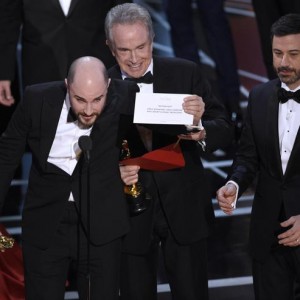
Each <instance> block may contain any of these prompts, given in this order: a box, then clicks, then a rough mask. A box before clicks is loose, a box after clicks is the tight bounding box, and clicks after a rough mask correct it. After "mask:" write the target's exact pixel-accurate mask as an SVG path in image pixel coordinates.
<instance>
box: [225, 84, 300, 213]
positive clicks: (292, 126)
mask: <svg viewBox="0 0 300 300" xmlns="http://www.w3.org/2000/svg"><path fill="white" fill-rule="evenodd" d="M281 87H282V88H284V89H285V90H287V91H291V92H296V91H297V90H299V89H300V86H299V87H297V88H296V89H294V90H290V89H289V88H288V86H287V85H286V84H285V83H283V82H282V83H281ZM299 126H300V104H299V103H297V102H296V101H294V100H293V99H290V100H288V101H287V102H286V103H279V109H278V136H279V149H280V157H281V167H282V172H283V174H284V173H285V171H286V167H287V164H288V161H289V159H290V155H291V152H292V150H293V147H294V143H295V139H296V136H297V133H298V130H299ZM228 183H233V184H234V185H235V186H236V187H237V193H238V188H239V187H238V185H237V183H235V182H233V181H229V182H228ZM228 183H227V184H228ZM236 201H237V199H236V200H235V201H234V202H233V203H232V207H233V208H235V207H236Z"/></svg>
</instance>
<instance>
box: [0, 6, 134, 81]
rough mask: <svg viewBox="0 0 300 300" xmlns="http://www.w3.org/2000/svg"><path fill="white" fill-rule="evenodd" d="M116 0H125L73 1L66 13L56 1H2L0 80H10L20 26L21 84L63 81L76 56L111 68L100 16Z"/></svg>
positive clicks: (103, 16)
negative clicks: (89, 57) (91, 57)
mask: <svg viewBox="0 0 300 300" xmlns="http://www.w3.org/2000/svg"><path fill="white" fill-rule="evenodd" d="M119 2H125V1H120V0H105V1H103V0H72V1H71V6H70V9H69V13H68V15H67V16H65V15H64V13H63V11H62V9H61V6H60V3H59V0H1V4H0V41H1V42H0V66H1V68H0V80H9V79H10V80H14V78H15V70H16V66H15V63H16V47H17V42H18V39H19V33H20V28H21V26H22V36H21V44H22V71H23V80H24V87H25V86H27V85H30V84H35V83H40V82H48V81H54V80H63V79H64V78H65V77H66V75H67V70H68V68H69V66H70V64H71V63H72V61H73V60H74V59H76V58H78V57H81V56H86V55H91V56H95V57H98V58H100V59H101V60H103V62H104V64H105V65H106V66H107V67H108V66H112V65H113V64H114V63H115V61H114V59H113V57H112V55H111V54H110V51H109V49H108V47H107V46H106V44H105V40H106V39H105V33H104V19H105V16H106V14H107V12H108V11H109V10H110V8H112V7H113V6H114V5H115V4H117V3H119ZM127 2H130V1H127Z"/></svg>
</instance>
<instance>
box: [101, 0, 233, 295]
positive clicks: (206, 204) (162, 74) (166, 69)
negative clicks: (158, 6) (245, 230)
mask: <svg viewBox="0 0 300 300" xmlns="http://www.w3.org/2000/svg"><path fill="white" fill-rule="evenodd" d="M105 30H106V36H107V44H108V46H109V47H110V49H111V51H112V53H113V55H114V56H115V58H116V60H117V62H118V65H116V66H114V67H113V68H111V69H110V70H109V75H110V76H111V77H112V78H119V79H122V78H126V77H128V78H129V80H135V79H141V78H142V77H143V75H144V74H146V73H147V74H148V76H147V77H149V75H150V77H153V82H151V78H150V81H149V78H148V81H147V83H143V82H141V83H138V85H139V88H140V92H141V93H149V92H150V93H153V92H154V93H176V94H188V95H185V96H183V97H182V98H183V100H182V101H183V109H184V111H185V112H186V113H189V114H192V115H193V124H191V125H195V126H196V127H197V128H199V131H197V132H195V133H193V132H190V133H187V134H181V135H179V136H177V135H176V134H168V135H167V134H162V133H158V132H157V131H156V130H152V131H150V132H147V133H150V134H149V135H150V136H151V135H152V138H150V139H148V141H147V142H148V143H146V141H145V143H144V142H143V139H144V138H145V137H146V136H149V135H146V134H144V132H145V131H147V130H145V128H144V127H143V126H139V127H137V126H132V128H131V131H130V133H129V134H128V135H127V140H128V145H129V148H130V150H131V154H132V156H133V157H134V156H139V155H142V154H144V153H146V152H147V151H148V150H149V148H148V147H149V144H151V145H150V148H151V149H152V150H155V149H158V148H160V147H163V146H166V145H168V144H172V143H174V142H176V141H177V140H178V138H180V143H179V144H180V147H181V150H182V152H183V156H184V159H185V166H184V167H183V168H178V169H174V170H169V171H162V172H155V171H147V170H139V166H126V167H125V166H123V167H121V168H120V170H121V176H122V179H123V181H124V182H125V183H126V184H133V183H136V182H137V180H139V181H140V182H141V183H142V185H143V186H144V187H145V188H146V191H147V192H148V193H149V194H150V195H151V197H152V199H151V200H150V206H149V208H148V209H147V210H146V211H144V212H143V213H142V214H140V215H137V216H133V217H132V218H131V229H130V233H129V234H128V235H127V236H126V237H125V239H124V244H123V247H124V249H123V252H124V254H123V256H122V270H121V298H122V299H128V300H129V299H130V300H141V299H143V300H150V299H151V300H153V299H157V290H156V287H157V277H156V273H157V267H158V249H159V248H158V247H159V244H160V243H161V248H162V251H163V256H164V262H165V266H166V271H167V275H168V279H169V283H170V287H171V292H172V295H173V297H174V299H189V300H196V299H197V300H199V299H207V298H208V287H207V285H208V280H207V253H206V238H207V237H208V235H209V233H210V230H211V226H212V223H213V220H214V213H213V209H212V203H211V197H210V194H209V188H208V184H207V182H206V177H205V174H204V168H203V165H202V163H201V159H200V156H201V154H202V153H203V151H209V150H212V151H213V150H215V149H218V148H219V147H222V146H224V145H226V144H229V143H230V142H231V140H232V130H231V129H232V127H231V124H230V122H229V121H228V118H227V116H226V113H225V112H224V111H225V110H224V107H223V106H222V105H221V104H220V103H219V102H218V101H217V99H216V98H215V97H214V96H213V95H212V93H211V90H210V87H209V86H208V85H207V82H206V81H205V80H204V78H202V75H201V73H200V70H199V66H198V65H197V64H195V63H193V62H191V61H187V60H183V59H178V58H163V57H152V47H153V37H154V33H153V27H152V21H151V17H150V15H149V13H148V11H147V10H146V9H144V8H143V7H141V6H139V5H137V4H132V3H127V4H123V5H119V6H116V7H114V8H113V9H111V10H110V12H109V13H108V15H107V17H106V21H105ZM148 72H150V74H149V73H148ZM151 74H152V76H151ZM202 125H203V126H202ZM170 127H172V125H170ZM149 140H150V141H149ZM149 142H150V143H149Z"/></svg>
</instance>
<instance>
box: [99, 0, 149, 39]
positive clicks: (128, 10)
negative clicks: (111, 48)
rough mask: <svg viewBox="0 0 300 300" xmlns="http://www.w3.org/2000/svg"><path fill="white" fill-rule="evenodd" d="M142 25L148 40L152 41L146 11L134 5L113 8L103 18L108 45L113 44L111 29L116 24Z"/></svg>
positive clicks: (127, 4)
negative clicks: (145, 29)
mask: <svg viewBox="0 0 300 300" xmlns="http://www.w3.org/2000/svg"><path fill="white" fill-rule="evenodd" d="M138 22H140V23H142V24H144V25H145V26H146V28H147V29H148V33H149V39H151V40H153V38H154V30H153V25H152V19H151V16H150V14H149V12H148V10H147V9H145V8H144V7H142V6H141V5H138V4H136V3H124V4H120V5H117V6H115V7H113V8H112V9H111V10H110V11H109V12H108V14H107V15H106V18H105V34H106V39H107V41H108V42H109V44H110V45H112V44H113V37H112V33H111V29H112V27H113V26H114V25H116V24H135V23H138Z"/></svg>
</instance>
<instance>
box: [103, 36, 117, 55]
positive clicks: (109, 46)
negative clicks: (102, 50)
mask: <svg viewBox="0 0 300 300" xmlns="http://www.w3.org/2000/svg"><path fill="white" fill-rule="evenodd" d="M105 43H106V45H107V46H108V48H109V50H110V52H111V54H112V56H116V55H115V52H114V48H113V46H112V44H111V43H110V42H109V40H106V41H105Z"/></svg>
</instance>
